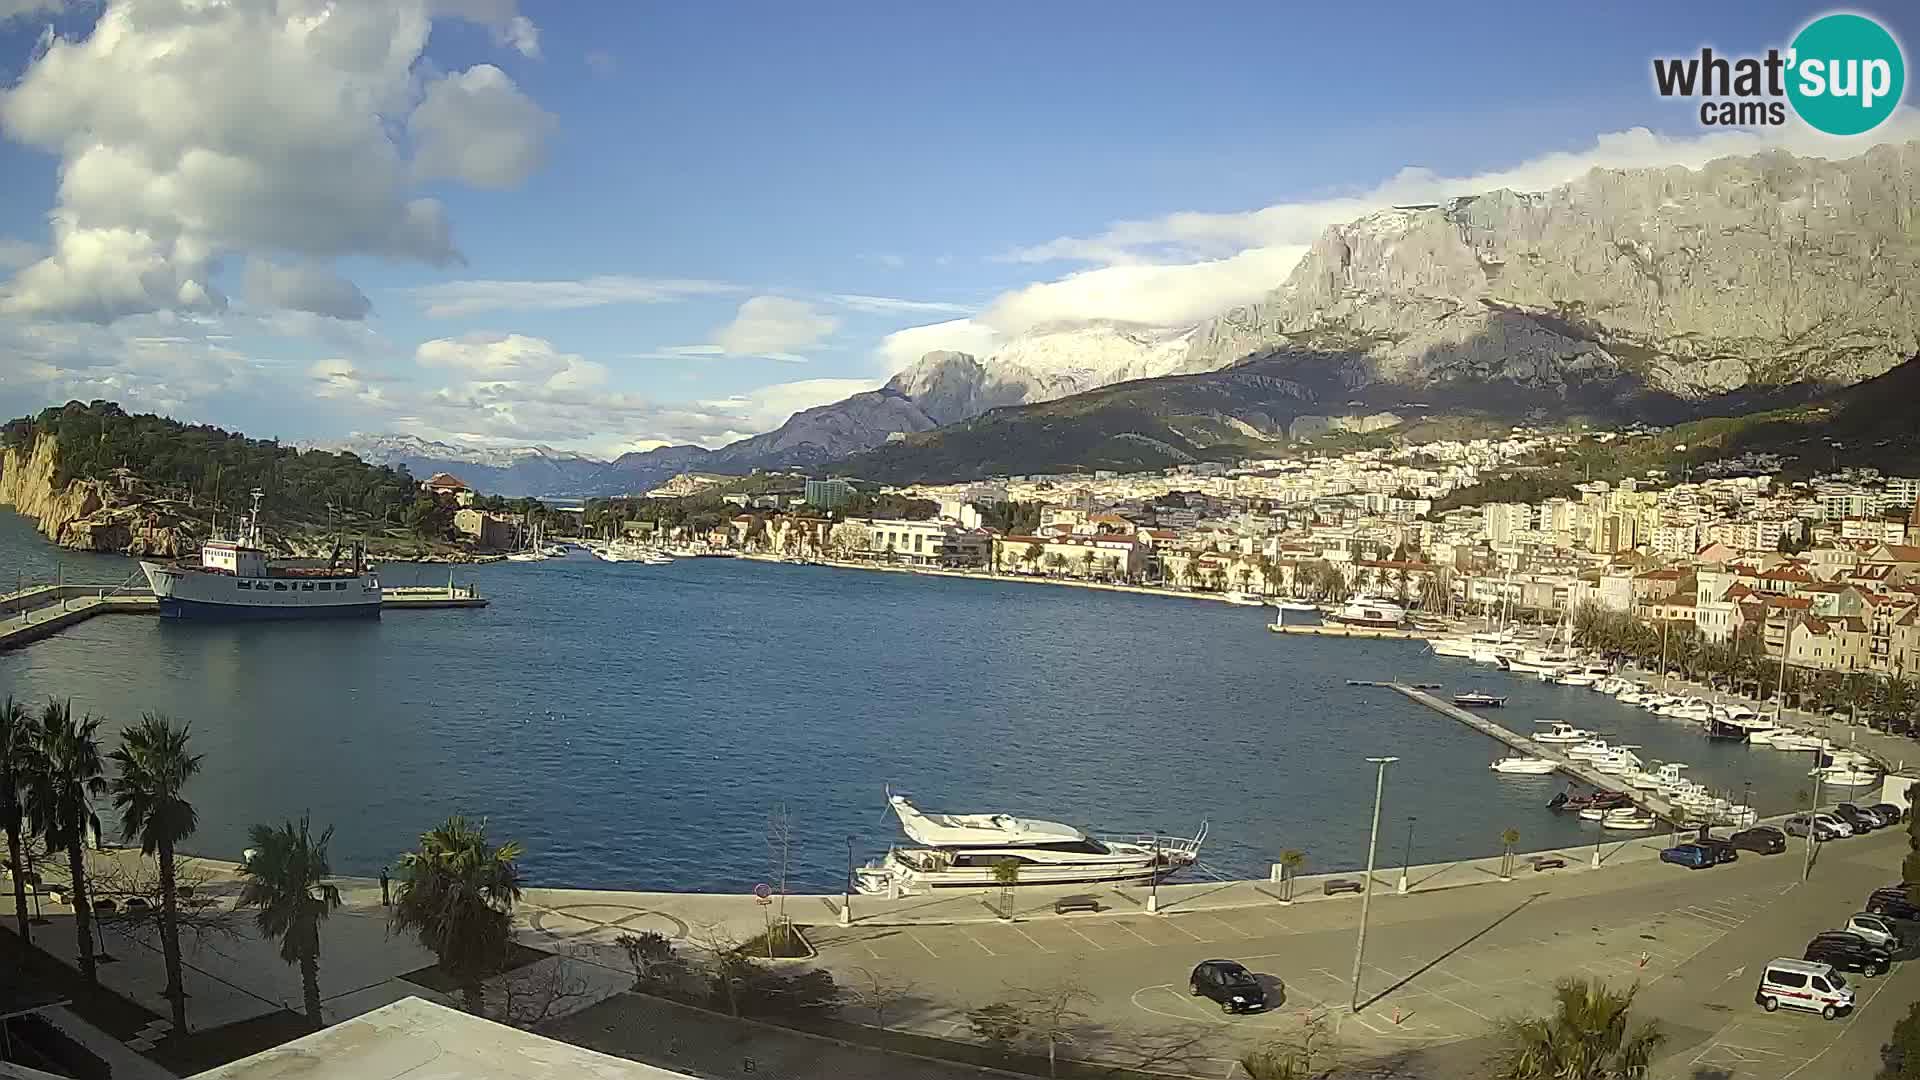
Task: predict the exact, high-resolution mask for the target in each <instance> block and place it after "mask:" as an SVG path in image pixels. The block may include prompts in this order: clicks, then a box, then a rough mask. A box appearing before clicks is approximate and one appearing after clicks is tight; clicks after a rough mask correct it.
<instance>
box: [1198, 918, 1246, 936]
mask: <svg viewBox="0 0 1920 1080" xmlns="http://www.w3.org/2000/svg"><path fill="white" fill-rule="evenodd" d="M1193 917H1195V918H1206V919H1211V920H1213V921H1214V922H1215V923H1217V924H1219V925H1221V926H1223V927H1226V928H1227V929H1228V930H1231V931H1233V932H1234V933H1236V934H1239V935H1240V936H1241V937H1242V938H1251V937H1252V936H1253V935H1252V934H1249V933H1247V932H1246V931H1245V930H1242V929H1240V928H1239V927H1237V926H1235V925H1233V924H1232V923H1230V922H1228V921H1227V920H1225V919H1223V918H1221V917H1220V916H1218V915H1215V914H1213V913H1211V912H1205V911H1201V912H1195V913H1194V915H1193Z"/></svg>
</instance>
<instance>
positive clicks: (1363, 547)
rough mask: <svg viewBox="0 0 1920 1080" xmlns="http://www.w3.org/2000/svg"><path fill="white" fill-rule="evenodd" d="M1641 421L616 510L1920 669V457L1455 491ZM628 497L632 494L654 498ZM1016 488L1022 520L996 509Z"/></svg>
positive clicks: (708, 545) (1104, 579) (505, 527)
mask: <svg viewBox="0 0 1920 1080" xmlns="http://www.w3.org/2000/svg"><path fill="white" fill-rule="evenodd" d="M1636 437H1639V438H1646V437H1649V436H1648V435H1646V434H1645V433H1611V432H1590V431H1589V432H1578V433H1563V432H1552V433H1549V432H1533V431H1522V430H1517V429H1516V430H1515V431H1514V432H1513V433H1511V434H1510V435H1508V436H1507V437H1505V438H1489V439H1474V440H1468V441H1439V442H1429V443H1420V444H1413V445H1405V446H1399V447H1392V448H1372V449H1363V450H1355V451H1351V452H1347V453H1307V454H1302V455H1299V456H1290V457H1279V458H1272V459H1254V460H1244V461H1240V462H1237V463H1233V464H1225V463H1218V464H1215V463H1202V464H1195V465H1188V466H1180V467H1177V468H1173V469H1168V470H1164V471H1155V472H1151V473H1134V474H1121V473H1111V472H1095V473H1089V474H1084V475H1083V474H1071V475H1055V476H1014V477H1007V478H1004V479H996V480H991V481H982V482H973V483H963V484H950V485H939V486H922V487H904V488H899V489H884V490H881V491H880V494H883V495H887V496H892V497H894V498H896V499H897V500H900V501H902V502H903V503H904V504H907V505H912V506H916V507H917V508H918V509H919V514H918V516H914V517H862V516H855V515H850V514H847V513H844V510H845V508H846V507H847V506H848V505H849V504H850V503H851V502H853V501H854V500H855V499H856V498H858V497H859V496H860V492H861V491H862V489H871V488H872V486H871V485H863V484H861V483H859V482H858V481H849V480H846V479H842V478H826V479H818V478H816V479H804V480H802V479H799V478H797V477H795V478H790V479H789V482H788V483H787V484H786V485H784V486H786V487H789V488H792V489H793V490H791V491H790V492H787V493H784V494H783V493H758V494H745V493H735V492H728V493H726V494H722V495H720V496H719V499H720V502H721V504H722V505H724V506H725V507H727V508H729V509H730V510H731V514H730V516H728V517H727V518H726V520H724V522H722V523H720V524H717V525H715V526H713V527H711V528H708V529H697V528H690V527H679V528H657V527H656V526H655V524H654V523H653V522H652V521H649V520H646V516H645V514H644V511H642V512H640V514H639V516H638V517H636V518H635V519H632V520H626V521H623V522H621V523H620V526H619V527H620V530H621V535H622V536H623V537H626V538H628V539H630V540H632V541H634V542H641V543H647V542H658V543H661V544H668V545H688V544H693V545H698V546H699V547H700V548H701V549H702V550H704V551H708V552H726V553H737V554H751V555H759V556H764V557H777V558H783V559H788V560H793V561H823V562H833V563H835V564H837V565H847V566H872V567H887V568H895V569H900V568H918V569H925V570H941V571H948V572H955V571H957V572H970V573H977V574H991V575H995V576H1001V577H1008V578H1012V579H1046V580H1056V581H1077V582H1085V583H1110V584H1127V585H1133V586H1141V587H1150V588H1154V589H1158V590H1167V591H1173V592H1179V593H1186V594H1191V595H1199V596H1216V597H1217V596H1224V595H1232V596H1235V597H1257V598H1260V599H1262V600H1280V599H1294V600H1303V601H1308V602H1311V603H1318V604H1322V605H1337V604H1339V603H1341V602H1344V601H1346V600H1348V599H1349V598H1351V597H1355V596H1361V595H1371V596H1377V597H1380V598H1383V599H1389V600H1392V601H1394V602H1395V603H1396V604H1398V605H1400V606H1402V607H1404V608H1407V609H1409V610H1410V611H1411V612H1412V613H1413V617H1414V619H1415V620H1416V621H1424V622H1426V623H1427V624H1428V625H1429V626H1433V627H1436V628H1437V627H1438V626H1439V625H1440V623H1439V620H1442V619H1445V618H1446V617H1449V616H1452V617H1462V616H1468V615H1472V616H1494V617H1498V618H1501V619H1507V620H1512V619H1525V620H1530V621H1534V622H1548V623H1552V622H1557V621H1560V620H1562V619H1566V618H1569V617H1570V616H1571V614H1572V613H1574V612H1576V611H1581V610H1583V609H1585V610H1592V611H1601V612H1611V613H1616V614H1619V615H1622V616H1627V617H1631V618H1633V619H1636V620H1639V621H1641V622H1644V623H1646V624H1650V625H1652V626H1655V627H1668V628H1678V627H1686V628H1689V630H1690V631H1691V636H1692V637H1693V638H1695V639H1697V640H1699V641H1702V642H1707V643H1714V644H1724V643H1727V642H1731V641H1739V640H1743V639H1751V640H1754V641H1758V642H1760V643H1762V646H1763V648H1764V653H1765V655H1766V656H1768V657H1771V658H1774V659H1778V658H1780V657H1781V655H1782V651H1783V649H1784V651H1785V659H1786V661H1787V664H1788V665H1789V666H1790V667H1794V668H1803V669H1809V670H1814V671H1821V672H1834V673H1841V674H1849V673H1858V674H1864V675H1876V676H1890V675H1891V676H1896V677H1902V676H1906V675H1908V674H1909V673H1914V672H1920V478H1914V477H1904V476H1891V475H1883V474H1881V473H1880V472H1878V471H1876V470H1873V469H1867V468H1849V469H1845V470H1842V471H1839V472H1836V473H1832V474H1827V475H1817V476H1813V477H1810V478H1808V479H1805V480H1792V481H1790V480H1788V479H1786V478H1784V477H1783V476H1780V475H1776V474H1775V472H1774V471H1773V470H1775V469H1778V468H1779V465H1780V463H1779V461H1778V460H1777V459H1768V458H1754V457H1743V458H1740V459H1736V460H1731V461H1718V462H1714V463H1712V464H1711V465H1709V466H1708V467H1705V468H1701V469H1696V470H1694V471H1695V472H1697V473H1712V474H1714V475H1703V476H1700V477H1698V478H1683V477H1674V476H1668V475H1666V474H1665V473H1664V472H1663V471H1662V470H1659V469H1652V470H1648V473H1647V474H1646V475H1642V476H1639V477H1632V476H1628V477H1621V478H1618V479H1616V480H1613V481H1607V480H1592V481H1585V482H1575V483H1573V484H1572V485H1571V488H1572V490H1571V491H1569V492H1568V493H1567V494H1564V495H1553V496H1551V497H1547V498H1543V499H1540V500H1538V501H1534V502H1519V501H1491V500H1490V501H1484V502H1471V503H1469V504H1467V505H1450V497H1452V498H1453V500H1454V501H1456V502H1457V501H1458V499H1459V496H1460V495H1462V494H1465V493H1471V492H1477V491H1486V490H1490V489H1494V488H1495V487H1496V486H1497V482H1495V481H1494V478H1496V477H1512V476H1515V475H1522V476H1524V475H1526V473H1527V471H1528V470H1529V468H1538V467H1537V466H1533V467H1530V466H1527V465H1525V464H1522V463H1525V462H1529V461H1535V460H1538V459H1540V458H1542V457H1543V456H1551V455H1571V454H1574V453H1576V452H1578V451H1579V450H1580V449H1581V448H1582V447H1583V446H1596V445H1597V446H1605V445H1607V444H1610V443H1615V442H1617V441H1620V440H1627V439H1632V438H1636ZM733 479H734V478H728V477H718V476H698V475H683V476H680V477H676V478H675V479H674V481H673V482H672V483H670V484H668V485H665V486H664V487H662V488H660V489H657V490H655V491H653V492H649V493H648V495H647V497H646V499H645V500H644V502H645V503H649V504H661V503H672V502H676V501H682V500H692V499H697V498H700V497H701V493H702V492H703V491H711V490H713V489H715V488H716V487H718V488H720V489H724V488H725V487H726V486H727V485H728V484H729V482H730V481H732V480H733ZM438 482H439V483H441V484H443V485H444V484H448V483H452V484H456V485H457V484H458V483H459V482H458V480H457V479H456V478H452V477H442V478H438ZM622 502H623V504H625V508H626V509H627V510H628V512H634V511H633V510H632V507H633V506H634V505H635V504H636V503H639V502H641V500H623V501H622ZM1008 507H1012V508H1015V512H1016V514H1018V515H1019V516H1020V517H1021V518H1022V520H1021V521H1020V522H1019V523H1018V524H1017V525H1014V526H1013V527H1007V526H1006V524H1001V525H999V526H998V527H996V524H995V523H992V521H991V519H992V518H993V517H994V516H995V515H998V516H999V517H1000V518H1001V519H1002V521H1003V522H1004V520H1005V518H1006V517H1007V514H1006V510H1005V508H1008ZM1436 507H1439V509H1436ZM995 508H1001V509H1000V510H997V511H996V509H995ZM591 511H592V508H591V507H589V512H591ZM460 522H461V525H460V527H461V528H462V530H463V531H467V530H472V531H473V532H474V534H475V535H476V536H477V535H478V530H480V529H483V528H493V529H498V530H502V532H503V535H517V534H514V533H512V530H513V528H514V524H513V521H512V518H511V516H510V515H504V514H502V515H494V516H493V517H492V518H488V517H487V516H486V515H482V514H479V513H477V512H473V511H463V512H462V516H461V518H460ZM468 522H474V523H475V524H471V525H469V524H467V523H468ZM481 522H485V524H481ZM608 531H611V529H610V528H609V530H608Z"/></svg>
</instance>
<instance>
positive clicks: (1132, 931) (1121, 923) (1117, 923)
mask: <svg viewBox="0 0 1920 1080" xmlns="http://www.w3.org/2000/svg"><path fill="white" fill-rule="evenodd" d="M1113 925H1115V926H1117V927H1119V928H1120V929H1122V930H1125V931H1126V932H1127V933H1129V934H1132V935H1133V936H1134V937H1137V938H1139V939H1140V940H1141V941H1142V942H1143V943H1145V944H1148V945H1152V944H1153V940H1152V939H1151V938H1149V937H1147V936H1146V935H1145V934H1142V933H1141V932H1140V931H1138V930H1135V929H1134V928H1133V927H1131V926H1128V925H1127V924H1126V922H1125V921H1124V920H1117V921H1115V922H1114V924H1113Z"/></svg>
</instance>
